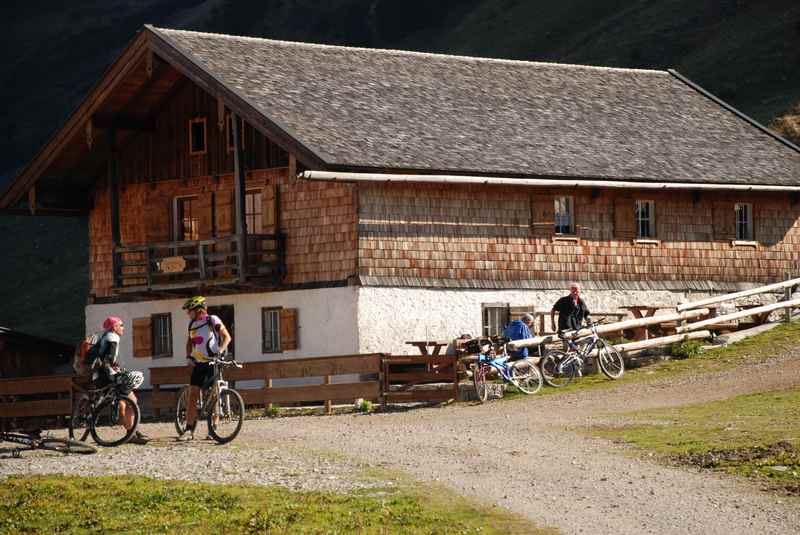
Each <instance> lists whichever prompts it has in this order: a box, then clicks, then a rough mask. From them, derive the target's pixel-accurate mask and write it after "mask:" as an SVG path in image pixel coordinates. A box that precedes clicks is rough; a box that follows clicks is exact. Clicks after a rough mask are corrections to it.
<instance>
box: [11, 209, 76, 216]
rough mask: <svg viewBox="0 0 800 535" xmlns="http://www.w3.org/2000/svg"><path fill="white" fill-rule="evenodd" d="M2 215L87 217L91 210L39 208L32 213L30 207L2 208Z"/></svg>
mask: <svg viewBox="0 0 800 535" xmlns="http://www.w3.org/2000/svg"><path fill="white" fill-rule="evenodd" d="M0 215H24V216H32V215H35V216H36V217H42V216H52V217H86V216H87V215H89V212H88V211H87V210H77V209H71V208H37V209H36V213H35V214H32V213H31V210H30V208H0Z"/></svg>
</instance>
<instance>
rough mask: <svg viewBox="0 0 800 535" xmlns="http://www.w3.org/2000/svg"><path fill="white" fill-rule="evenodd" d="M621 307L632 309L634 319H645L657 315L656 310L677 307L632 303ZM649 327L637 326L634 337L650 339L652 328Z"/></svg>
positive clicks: (636, 338)
mask: <svg viewBox="0 0 800 535" xmlns="http://www.w3.org/2000/svg"><path fill="white" fill-rule="evenodd" d="M620 308H624V309H625V310H628V311H630V313H631V314H632V315H633V317H634V319H644V318H652V317H653V316H655V315H656V312H658V311H659V310H664V309H671V308H675V307H674V306H671V305H631V306H626V307H620ZM648 327H649V326H644V327H636V328H635V329H634V336H633V339H634V340H648V339H649V338H650V330H649V328H648Z"/></svg>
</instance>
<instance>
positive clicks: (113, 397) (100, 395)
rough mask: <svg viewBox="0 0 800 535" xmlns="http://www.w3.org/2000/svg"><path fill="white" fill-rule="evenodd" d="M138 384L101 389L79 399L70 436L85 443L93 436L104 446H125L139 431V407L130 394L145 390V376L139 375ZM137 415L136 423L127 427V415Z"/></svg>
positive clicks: (74, 411)
mask: <svg viewBox="0 0 800 535" xmlns="http://www.w3.org/2000/svg"><path fill="white" fill-rule="evenodd" d="M135 379H136V381H137V382H138V384H133V385H132V384H120V383H117V382H112V383H110V384H108V385H105V386H103V387H101V388H90V389H88V390H86V391H84V392H83V393H81V394H80V395H79V396H78V398H77V399H76V401H75V403H74V406H73V409H72V417H71V418H70V419H69V436H70V438H72V439H74V438H76V437H77V439H78V440H80V441H81V442H83V441H85V440H86V438H87V437H88V436H89V434H90V433H91V435H92V438H93V439H94V441H95V442H97V443H98V444H100V445H101V446H106V447H113V446H119V445H121V444H125V443H126V442H128V440H130V438H131V437H132V436H133V434H134V433H135V432H136V430H137V429H138V427H139V420H140V419H141V411H140V410H139V405H138V404H137V403H136V402H134V401H133V400H132V399H130V398H128V397H127V396H128V392H130V391H131V390H135V389H136V388H138V387H139V386H141V374H140V373H138V372H136V376H135ZM128 411H130V412H131V414H133V423H132V425H131V426H130V427H125V422H124V418H123V414H124V413H127V412H128Z"/></svg>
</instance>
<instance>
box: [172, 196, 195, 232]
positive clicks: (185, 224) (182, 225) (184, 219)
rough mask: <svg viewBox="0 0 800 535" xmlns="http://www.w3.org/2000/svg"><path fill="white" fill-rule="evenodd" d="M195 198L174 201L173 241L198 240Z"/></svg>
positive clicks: (180, 198) (179, 198)
mask: <svg viewBox="0 0 800 535" xmlns="http://www.w3.org/2000/svg"><path fill="white" fill-rule="evenodd" d="M197 214H198V200H197V197H178V198H176V199H175V239H176V240H177V241H194V240H199V239H200V225H199V222H200V221H199V219H198V217H197Z"/></svg>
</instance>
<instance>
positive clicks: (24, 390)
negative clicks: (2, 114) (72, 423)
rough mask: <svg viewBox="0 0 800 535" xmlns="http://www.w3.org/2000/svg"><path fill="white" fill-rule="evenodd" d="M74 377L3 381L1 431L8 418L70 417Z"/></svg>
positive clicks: (0, 389)
mask: <svg viewBox="0 0 800 535" xmlns="http://www.w3.org/2000/svg"><path fill="white" fill-rule="evenodd" d="M71 414H72V376H70V375H47V376H38V377H24V378H17V379H0V429H2V428H4V426H5V422H3V421H2V419H6V418H29V417H34V416H69V415H71Z"/></svg>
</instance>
